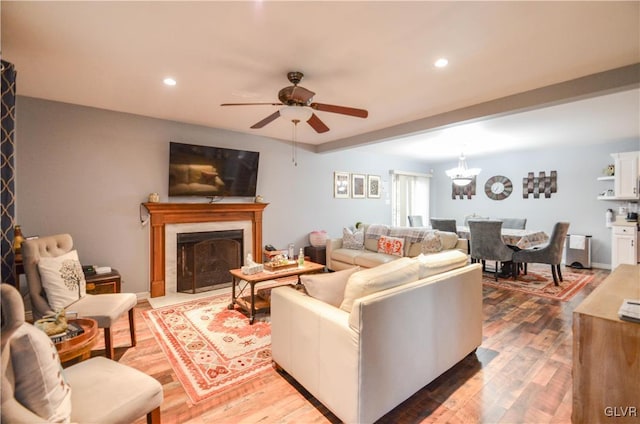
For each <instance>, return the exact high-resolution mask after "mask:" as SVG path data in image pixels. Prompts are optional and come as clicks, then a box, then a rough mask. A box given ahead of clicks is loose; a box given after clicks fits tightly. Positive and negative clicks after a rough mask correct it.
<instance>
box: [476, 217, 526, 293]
mask: <svg viewBox="0 0 640 424" xmlns="http://www.w3.org/2000/svg"><path fill="white" fill-rule="evenodd" d="M501 231H502V221H496V220H489V219H486V220H479V221H473V220H471V221H469V238H470V246H471V259H472V260H475V261H481V262H482V270H483V271H485V262H486V261H495V269H494V275H495V279H496V281H498V275H499V272H500V263H502V264H503V269H508V272H507V273H508V274H511V276H513V277H515V274H514V272H513V267H512V263H511V262H512V259H513V254H514V252H513V250H512V249H509V247H507V245H506V244H504V241H502V236H501Z"/></svg>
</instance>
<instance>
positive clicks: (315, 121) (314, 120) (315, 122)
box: [307, 113, 329, 134]
mask: <svg viewBox="0 0 640 424" xmlns="http://www.w3.org/2000/svg"><path fill="white" fill-rule="evenodd" d="M307 124H309V125H311V128H313V129H314V130H316V132H317V133H320V134H321V133H325V132H327V131H329V127H327V126H326V125H325V123H324V122H322V121H321V120H320V118H318V116H317V115H316V114H315V113H314V114H312V115H311V118H309V120H308V121H307Z"/></svg>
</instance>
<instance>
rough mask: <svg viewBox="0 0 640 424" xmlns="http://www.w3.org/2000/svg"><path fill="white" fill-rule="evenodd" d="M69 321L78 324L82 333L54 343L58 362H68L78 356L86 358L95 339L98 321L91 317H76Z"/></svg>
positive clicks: (82, 358) (89, 354)
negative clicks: (58, 358)
mask: <svg viewBox="0 0 640 424" xmlns="http://www.w3.org/2000/svg"><path fill="white" fill-rule="evenodd" d="M69 322H75V323H76V324H79V325H80V326H81V327H82V328H83V329H84V333H82V334H80V335H79V336H76V337H72V338H70V339H67V340H63V341H61V342H59V343H56V344H55V346H56V349H57V350H58V356H59V357H60V362H63V363H64V362H68V361H70V360H72V359H75V358H78V357H80V360H84V359H88V358H89V356H91V348H92V347H93V345H95V344H96V341H97V337H98V323H97V322H96V320H94V319H91V318H78V319H74V320H70V321H69Z"/></svg>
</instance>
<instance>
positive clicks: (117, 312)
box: [21, 234, 137, 359]
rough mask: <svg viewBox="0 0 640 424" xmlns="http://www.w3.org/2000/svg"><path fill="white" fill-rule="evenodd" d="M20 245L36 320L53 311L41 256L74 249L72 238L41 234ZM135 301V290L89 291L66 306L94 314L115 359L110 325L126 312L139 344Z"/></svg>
mask: <svg viewBox="0 0 640 424" xmlns="http://www.w3.org/2000/svg"><path fill="white" fill-rule="evenodd" d="M21 249H22V258H23V259H22V260H23V265H24V270H25V274H26V277H27V285H28V288H29V297H30V298H31V306H32V312H33V319H34V320H37V319H40V318H42V317H43V316H45V315H49V314H52V313H54V311H53V308H52V307H51V306H50V302H49V300H48V299H47V295H46V292H45V289H44V288H43V282H42V278H41V273H40V270H39V269H38V263H39V262H40V259H41V258H56V257H61V256H62V255H65V254H68V253H69V252H71V251H72V250H73V240H72V238H71V236H70V235H69V234H58V235H54V236H47V237H40V238H38V239H35V240H26V241H25V242H24V243H23V244H22V247H21ZM80 272H81V271H80ZM136 303H137V298H136V295H135V294H133V293H114V294H99V295H91V294H86V295H84V296H82V297H80V298H79V299H78V300H75V301H74V302H73V303H71V304H70V305H68V306H67V307H66V309H67V310H69V311H74V312H77V313H78V316H79V317H85V318H93V319H94V320H96V321H97V322H98V327H99V328H103V329H104V345H105V355H106V357H107V358H110V359H113V358H114V357H115V352H114V346H113V335H112V333H111V326H112V325H113V323H114V322H115V321H116V320H118V319H119V318H120V317H121V316H123V315H124V314H125V313H127V312H128V313H129V332H130V334H131V346H135V345H136V328H135V315H134V312H135V311H134V307H135V305H136Z"/></svg>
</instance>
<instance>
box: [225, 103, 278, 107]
mask: <svg viewBox="0 0 640 424" xmlns="http://www.w3.org/2000/svg"><path fill="white" fill-rule="evenodd" d="M260 105H268V106H282V103H222V104H221V105H220V106H260Z"/></svg>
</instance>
